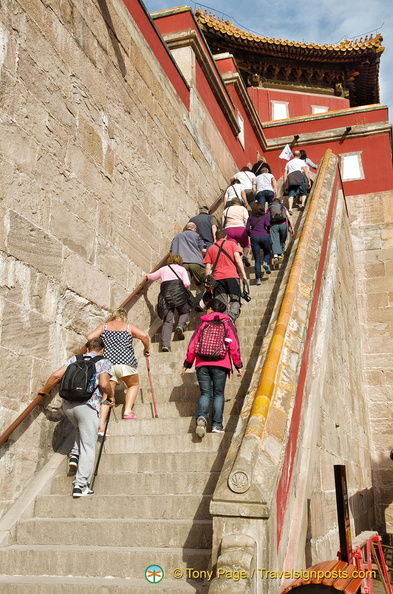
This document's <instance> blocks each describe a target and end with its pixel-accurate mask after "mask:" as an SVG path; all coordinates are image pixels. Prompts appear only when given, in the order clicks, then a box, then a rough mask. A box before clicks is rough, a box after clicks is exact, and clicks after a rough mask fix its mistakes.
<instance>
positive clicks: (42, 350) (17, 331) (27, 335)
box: [2, 301, 50, 358]
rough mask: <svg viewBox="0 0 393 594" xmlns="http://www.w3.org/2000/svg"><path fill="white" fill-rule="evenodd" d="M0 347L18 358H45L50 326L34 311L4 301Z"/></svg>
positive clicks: (48, 343)
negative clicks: (0, 345)
mask: <svg viewBox="0 0 393 594" xmlns="http://www.w3.org/2000/svg"><path fill="white" fill-rule="evenodd" d="M2 345H3V347H4V348H6V349H8V350H10V351H12V352H14V353H18V354H19V355H20V356H25V357H26V356H29V357H32V356H35V357H41V358H45V356H46V354H47V352H48V349H49V345H50V325H49V323H48V322H46V321H45V320H44V319H43V317H42V316H41V315H39V314H38V313H36V312H35V311H32V310H29V309H27V308H24V307H21V306H19V305H16V304H15V303H10V302H8V301H5V303H4V309H3V324H2Z"/></svg>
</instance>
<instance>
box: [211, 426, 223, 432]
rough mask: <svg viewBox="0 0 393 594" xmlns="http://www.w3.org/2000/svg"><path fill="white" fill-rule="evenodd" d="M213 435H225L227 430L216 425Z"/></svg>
mask: <svg viewBox="0 0 393 594" xmlns="http://www.w3.org/2000/svg"><path fill="white" fill-rule="evenodd" d="M212 433H225V430H224V429H222V427H219V426H218V425H214V427H213V428H212Z"/></svg>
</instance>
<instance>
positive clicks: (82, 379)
mask: <svg viewBox="0 0 393 594" xmlns="http://www.w3.org/2000/svg"><path fill="white" fill-rule="evenodd" d="M104 358H105V357H102V356H101V355H97V356H96V357H89V358H85V357H84V356H83V355H77V356H76V361H75V362H74V363H71V364H70V365H68V367H67V369H66V372H65V374H64V375H63V377H62V380H61V384H60V390H59V394H60V396H61V398H64V400H69V401H70V402H86V400H89V398H91V396H92V394H93V392H94V390H95V389H96V387H97V386H96V385H95V381H94V379H95V378H94V376H95V374H96V365H95V364H96V363H97V361H100V360H101V359H104Z"/></svg>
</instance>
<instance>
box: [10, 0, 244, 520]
mask: <svg viewBox="0 0 393 594" xmlns="http://www.w3.org/2000/svg"><path fill="white" fill-rule="evenodd" d="M164 51H165V50H164V48H163V52H164ZM197 99H198V98H197V97H196V98H195V101H194V102H192V103H191V104H194V103H196V105H197V109H198V114H197V117H195V118H191V117H190V113H189V112H188V111H187V108H186V107H185V106H184V104H183V103H182V101H181V100H180V99H179V97H178V96H177V94H176V93H175V92H174V89H173V87H172V85H171V83H170V81H169V80H168V78H167V76H166V75H165V74H164V72H163V71H162V69H161V67H160V65H159V64H158V62H157V60H156V59H155V57H154V55H153V54H152V52H151V51H150V48H149V46H148V44H147V43H146V40H145V38H144V37H143V36H142V35H141V33H140V30H139V29H138V28H137V27H136V25H135V23H134V21H133V19H132V17H131V16H130V14H129V13H128V12H127V9H126V8H125V6H124V4H123V2H122V1H121V0H108V1H107V2H102V1H100V0H96V1H95V0H86V1H84V2H76V1H75V0H9V2H6V3H2V10H1V15H0V118H1V123H2V153H1V155H0V187H1V201H0V214H1V220H2V221H3V223H2V224H1V225H0V259H1V262H0V275H1V282H0V310H1V313H2V316H1V319H2V322H1V326H0V352H1V359H0V360H1V368H2V379H3V389H2V390H1V396H0V433H1V432H2V431H3V430H5V429H6V428H7V427H8V426H9V424H10V423H11V422H12V421H13V420H14V419H15V418H16V416H17V415H18V413H19V412H21V411H22V410H23V409H24V408H25V407H26V405H27V403H28V402H30V401H31V400H32V397H33V396H35V394H36V392H37V390H38V389H39V388H40V386H41V385H42V384H43V382H44V381H45V380H46V378H47V376H48V375H49V373H50V372H51V371H52V370H53V369H56V368H57V367H58V366H59V365H61V364H62V363H63V362H64V360H65V359H66V357H68V356H69V355H70V354H71V353H73V352H75V350H78V349H79V348H80V347H81V346H82V345H83V344H84V342H85V339H84V336H85V334H86V333H87V332H88V331H89V330H91V329H92V328H94V327H95V326H96V325H97V324H98V323H100V322H101V321H102V320H103V318H104V317H105V315H106V313H107V311H108V310H109V309H110V308H112V307H114V306H118V305H120V303H121V302H122V301H123V300H124V299H125V298H126V297H127V295H128V294H129V293H130V292H131V291H132V290H133V289H134V288H135V287H136V285H137V284H139V282H140V281H141V280H142V279H143V278H144V276H145V274H146V273H147V272H148V271H150V270H151V269H152V267H153V266H155V265H156V263H157V262H158V261H159V260H160V259H161V258H162V257H163V256H164V255H165V254H166V253H167V251H168V248H169V245H170V240H171V238H172V237H173V235H174V234H175V233H177V232H179V231H180V230H181V229H182V227H183V225H184V224H185V223H186V222H187V220H188V218H189V217H190V216H193V215H194V214H196V212H197V206H198V204H199V205H201V204H204V203H208V204H209V203H211V202H213V200H214V199H215V198H216V197H217V196H218V194H219V193H220V188H223V187H225V186H226V179H228V177H229V176H230V175H231V174H232V173H233V171H234V170H236V165H235V163H234V162H233V159H232V158H231V156H230V153H229V151H228V150H227V148H226V146H225V144H224V142H223V140H222V138H221V137H220V133H219V131H218V130H217V129H216V127H215V126H214V125H213V122H212V120H211V118H210V116H209V114H208V112H207V110H206V109H205V107H204V105H203V104H202V103H201V102H200V101H198V100H197ZM191 122H192V123H191ZM132 317H133V321H134V323H136V324H137V325H141V326H142V327H144V328H147V327H148V326H149V325H150V323H151V315H150V313H149V310H148V308H147V306H146V303H145V301H144V300H143V299H141V300H139V301H138V303H137V305H136V307H135V308H133V311H132ZM58 407H59V402H58V400H56V399H54V400H53V401H48V402H46V407H45V408H44V409H41V411H37V412H35V413H33V414H32V415H31V418H30V419H29V420H27V421H25V422H24V424H23V425H22V426H21V428H20V429H18V430H17V431H16V432H15V433H14V434H13V436H12V438H11V439H10V440H9V442H8V443H7V444H6V445H5V446H4V447H2V448H1V450H0V452H1V453H0V456H1V457H0V481H1V483H2V485H5V486H6V487H5V489H3V490H2V493H3V495H2V497H3V501H2V502H0V511H1V510H2V509H4V508H5V507H6V506H7V505H8V504H9V502H10V501H11V500H12V499H14V497H15V496H16V495H17V494H18V492H19V491H20V489H21V488H22V487H23V485H24V483H25V481H26V480H27V478H28V477H29V476H30V475H31V474H32V473H33V472H34V470H35V469H36V468H38V467H40V466H41V465H42V464H43V463H44V461H45V460H46V459H47V457H48V456H49V455H50V454H51V452H52V451H53V448H54V447H57V445H58V443H60V442H61V439H62V436H63V433H64V430H66V429H64V428H63V427H62V424H61V423H60V425H59V424H58V421H59V419H60V418H61V412H60V411H59V410H58ZM43 413H45V414H43ZM37 415H38V417H37ZM36 417H37V420H36V421H34V422H32V420H33V419H35V418H36ZM55 428H56V431H55Z"/></svg>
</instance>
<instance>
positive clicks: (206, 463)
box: [99, 449, 227, 474]
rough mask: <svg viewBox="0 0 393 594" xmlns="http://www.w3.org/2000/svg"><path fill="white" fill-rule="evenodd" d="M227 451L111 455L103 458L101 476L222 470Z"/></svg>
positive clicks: (100, 469)
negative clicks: (125, 473) (102, 474)
mask: <svg viewBox="0 0 393 594" xmlns="http://www.w3.org/2000/svg"><path fill="white" fill-rule="evenodd" d="M226 451H227V450H226V449H222V450H221V449H219V450H216V451H211V452H203V451H191V452H182V453H181V455H179V453H178V452H169V453H166V454H165V456H160V455H158V454H157V452H148V453H146V452H142V453H139V454H138V455H137V456H136V455H135V454H127V453H125V454H123V453H121V454H111V455H110V456H105V455H103V457H102V458H101V463H100V468H99V474H100V473H105V472H113V473H115V472H145V471H149V472H160V473H162V472H204V471H217V470H221V467H222V464H223V462H224V459H225V456H226Z"/></svg>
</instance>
